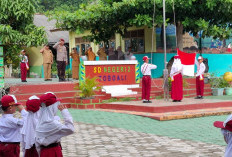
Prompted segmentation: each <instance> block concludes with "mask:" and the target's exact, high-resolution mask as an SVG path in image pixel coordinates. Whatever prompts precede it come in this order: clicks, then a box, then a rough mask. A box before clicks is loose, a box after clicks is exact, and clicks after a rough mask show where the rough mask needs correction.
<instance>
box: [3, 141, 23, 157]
mask: <svg viewBox="0 0 232 157" xmlns="http://www.w3.org/2000/svg"><path fill="white" fill-rule="evenodd" d="M19 154H20V146H19V144H11V143H0V157H19Z"/></svg>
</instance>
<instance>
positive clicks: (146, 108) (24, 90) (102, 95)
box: [5, 78, 232, 120]
mask: <svg viewBox="0 0 232 157" xmlns="http://www.w3.org/2000/svg"><path fill="white" fill-rule="evenodd" d="M27 80H28V82H27V83H22V82H21V81H20V79H5V82H6V86H9V87H10V94H14V95H16V97H17V99H18V100H19V101H20V102H22V103H24V104H25V102H26V100H27V99H28V98H29V97H30V96H31V95H37V96H40V95H42V94H43V93H45V92H48V91H51V92H54V93H55V94H56V95H57V97H59V98H61V99H62V103H64V104H66V105H67V106H68V107H69V108H74V109H94V110H101V111H106V112H119V113H125V114H133V115H138V116H145V117H149V118H153V119H156V120H173V119H181V118H192V117H200V116H210V115H220V114H229V113H231V111H232V96H231V97H226V96H224V97H221V98H215V99H212V98H213V97H212V96H210V95H211V88H210V86H209V84H206V85H205V89H204V90H205V95H206V97H205V99H203V100H202V99H201V100H196V99H194V97H195V93H196V91H195V79H192V78H190V79H186V81H187V82H188V86H186V87H184V99H183V101H182V102H172V101H171V100H169V101H168V102H166V101H164V100H163V99H162V96H163V90H162V88H161V87H162V79H153V81H152V91H151V98H152V101H153V103H151V104H147V103H146V104H144V103H142V100H141V84H139V87H136V88H131V89H128V90H132V91H133V92H135V93H136V94H133V95H123V96H116V97H113V96H112V95H111V94H110V93H106V92H105V91H97V92H96V95H95V96H94V97H95V98H94V99H87V100H85V99H80V98H79V96H78V92H79V91H78V90H75V89H74V86H75V85H76V84H78V81H72V79H69V81H66V82H58V79H53V81H49V82H48V81H44V80H43V79H41V78H33V79H30V78H29V79H27ZM125 98H129V100H130V101H124V102H122V99H123V100H125ZM111 101H116V102H112V103H107V102H111Z"/></svg>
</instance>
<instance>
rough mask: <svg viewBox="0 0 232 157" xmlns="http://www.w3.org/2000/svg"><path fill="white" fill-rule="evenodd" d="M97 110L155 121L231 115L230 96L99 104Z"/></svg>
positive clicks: (231, 102) (231, 98) (231, 104)
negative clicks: (178, 100)
mask: <svg viewBox="0 0 232 157" xmlns="http://www.w3.org/2000/svg"><path fill="white" fill-rule="evenodd" d="M98 108H99V109H98V110H101V111H106V112H117V113H125V114H133V115H138V116H144V117H149V118H152V119H156V120H161V121H164V120H174V119H184V118H194V117H203V116H212V115H222V114H230V113H232V96H223V97H218V98H217V97H212V96H208V97H205V99H194V98H184V99H183V100H182V102H172V101H171V100H169V101H164V100H163V99H160V100H157V99H153V100H152V103H149V104H148V103H142V101H130V102H112V103H107V104H101V105H99V106H98Z"/></svg>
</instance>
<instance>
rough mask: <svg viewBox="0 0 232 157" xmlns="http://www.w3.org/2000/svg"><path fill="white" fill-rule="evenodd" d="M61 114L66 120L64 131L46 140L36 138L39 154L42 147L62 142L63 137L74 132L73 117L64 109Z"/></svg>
mask: <svg viewBox="0 0 232 157" xmlns="http://www.w3.org/2000/svg"><path fill="white" fill-rule="evenodd" d="M61 114H62V116H63V118H64V124H63V125H62V129H61V130H60V131H58V132H56V133H55V134H53V135H51V136H49V137H46V138H39V137H38V138H36V147H37V150H38V152H39V151H40V145H43V146H48V145H49V144H52V143H57V142H60V139H61V138H62V137H64V136H68V135H70V134H72V133H73V132H74V130H75V129H74V125H73V120H72V116H71V115H70V113H69V112H68V109H63V110H62V111H61Z"/></svg>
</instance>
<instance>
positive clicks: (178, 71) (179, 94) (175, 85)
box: [141, 55, 205, 103]
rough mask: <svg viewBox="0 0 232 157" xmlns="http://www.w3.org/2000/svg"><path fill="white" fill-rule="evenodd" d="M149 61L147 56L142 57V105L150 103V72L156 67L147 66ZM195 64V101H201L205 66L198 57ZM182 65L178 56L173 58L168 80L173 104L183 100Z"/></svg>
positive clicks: (201, 58) (200, 57)
mask: <svg viewBox="0 0 232 157" xmlns="http://www.w3.org/2000/svg"><path fill="white" fill-rule="evenodd" d="M149 59H150V58H148V57H147V56H144V57H143V62H144V63H143V65H142V66H141V73H142V74H143V77H142V100H143V103H152V102H151V101H150V91H151V70H152V69H156V68H157V66H156V65H153V64H149ZM195 64H196V66H197V74H196V92H197V93H196V94H197V97H196V98H195V99H203V95H204V71H205V64H204V63H203V57H202V56H199V57H198V59H195ZM182 71H183V65H182V64H181V60H180V57H179V56H178V55H176V56H174V62H173V65H172V67H171V71H170V78H171V82H172V87H171V98H172V100H173V102H181V100H182V99H183V79H182Z"/></svg>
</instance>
